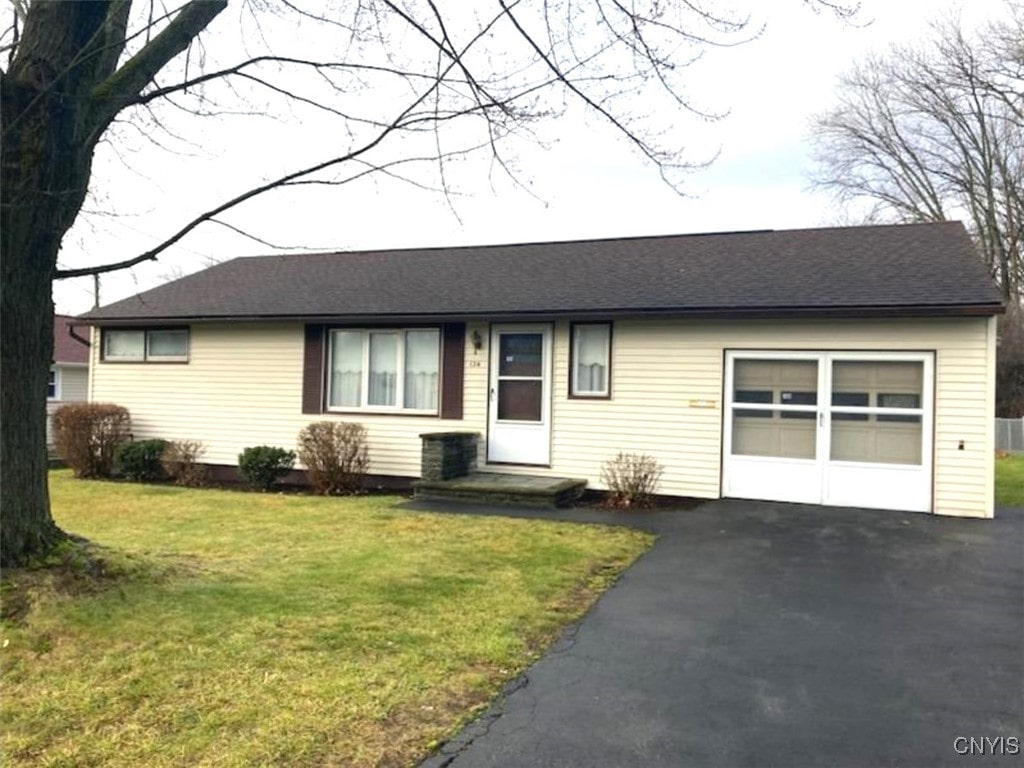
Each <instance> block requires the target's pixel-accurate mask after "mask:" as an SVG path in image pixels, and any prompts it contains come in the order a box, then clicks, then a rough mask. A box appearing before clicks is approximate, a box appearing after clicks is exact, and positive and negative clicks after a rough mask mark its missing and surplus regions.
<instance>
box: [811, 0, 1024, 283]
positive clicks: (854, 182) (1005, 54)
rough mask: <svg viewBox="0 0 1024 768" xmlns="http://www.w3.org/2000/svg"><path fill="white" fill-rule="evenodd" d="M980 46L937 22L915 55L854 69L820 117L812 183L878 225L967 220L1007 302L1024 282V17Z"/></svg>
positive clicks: (897, 52)
mask: <svg viewBox="0 0 1024 768" xmlns="http://www.w3.org/2000/svg"><path fill="white" fill-rule="evenodd" d="M1006 10H1007V15H1006V18H1004V19H1000V20H997V21H994V22H992V23H991V24H990V26H989V27H988V28H986V29H984V30H981V31H979V32H977V33H975V34H973V35H970V36H968V35H966V34H965V33H964V32H963V30H962V29H961V28H960V25H959V24H958V23H957V22H956V21H954V20H946V21H942V22H937V23H935V24H933V25H932V27H931V34H930V37H929V39H928V41H927V42H926V43H924V44H923V45H921V46H919V47H914V46H909V45H900V46H894V47H893V48H891V49H890V50H889V51H888V52H887V53H885V54H882V55H877V56H872V57H869V58H867V59H866V60H864V61H863V62H861V63H859V64H858V65H856V66H855V67H854V68H853V69H852V70H851V71H850V72H849V73H847V74H846V75H845V76H844V77H843V78H842V80H841V82H840V96H839V104H838V105H837V106H836V107H835V108H834V109H832V110H831V111H829V112H827V113H825V114H823V115H820V116H819V117H817V118H816V119H815V121H814V123H813V126H812V131H813V136H814V140H815V144H816V153H815V154H816V160H817V165H818V167H817V172H816V174H815V178H814V181H815V184H816V185H817V186H819V187H820V188H823V189H826V190H828V191H831V192H833V193H834V194H835V195H836V197H837V198H838V200H839V201H840V202H841V203H844V204H849V203H858V202H867V203H869V204H870V205H871V210H870V213H869V217H870V218H872V219H874V220H895V221H947V220H950V219H958V218H959V219H963V220H965V221H966V223H967V224H968V227H969V229H970V230H971V233H972V235H973V236H974V238H975V241H976V242H977V244H978V249H979V251H980V252H981V255H982V257H983V258H984V260H985V263H986V264H987V265H988V267H989V269H990V270H991V272H992V276H993V277H994V278H995V279H996V281H997V282H998V283H999V286H1000V288H1001V290H1002V291H1003V295H1004V296H1005V297H1007V298H1011V297H1018V296H1020V294H1021V286H1022V283H1024V260H1022V253H1024V250H1022V241H1024V114H1022V108H1024V60H1022V48H1021V39H1022V38H1024V26H1022V20H1024V10H1022V6H1020V5H1019V4H1018V3H1016V2H1015V3H1009V4H1007V6H1006Z"/></svg>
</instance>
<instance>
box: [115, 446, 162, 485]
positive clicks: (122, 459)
mask: <svg viewBox="0 0 1024 768" xmlns="http://www.w3.org/2000/svg"><path fill="white" fill-rule="evenodd" d="M165 448H167V441H166V440H161V439H160V438H153V439H152V440H139V441H138V442H135V443H122V444H121V445H120V446H118V449H117V453H116V454H115V455H114V465H115V466H116V467H117V469H118V471H119V472H120V473H121V474H122V475H124V476H125V477H127V478H128V479H129V480H156V479H157V478H159V477H160V476H161V475H162V474H163V468H162V467H161V466H160V457H161V456H162V455H163V452H164V449H165Z"/></svg>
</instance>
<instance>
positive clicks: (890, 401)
mask: <svg viewBox="0 0 1024 768" xmlns="http://www.w3.org/2000/svg"><path fill="white" fill-rule="evenodd" d="M878 407H879V408H920V407H921V396H920V395H917V394H914V393H900V394H896V393H891V392H889V393H887V392H879V393H878ZM875 418H877V419H878V420H879V421H897V422H905V423H908V424H914V423H917V422H919V421H921V417H920V416H913V415H910V414H892V415H886V414H881V413H880V414H878V416H876V417H875Z"/></svg>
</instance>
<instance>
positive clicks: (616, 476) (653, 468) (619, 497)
mask: <svg viewBox="0 0 1024 768" xmlns="http://www.w3.org/2000/svg"><path fill="white" fill-rule="evenodd" d="M664 471H665V470H664V467H662V466H661V465H660V464H659V463H658V462H657V461H656V460H655V459H654V458H653V457H651V456H648V455H647V454H645V453H623V452H622V451H619V454H618V455H617V456H616V457H615V458H614V459H609V460H608V461H606V462H605V463H604V466H602V467H601V479H602V480H603V481H604V483H605V485H606V486H608V494H609V499H608V501H609V503H610V504H611V505H612V506H615V507H619V508H627V507H646V506H649V505H650V503H651V497H652V496H654V492H655V491H656V490H657V489H658V484H659V483H660V482H661V475H662V473H663V472H664Z"/></svg>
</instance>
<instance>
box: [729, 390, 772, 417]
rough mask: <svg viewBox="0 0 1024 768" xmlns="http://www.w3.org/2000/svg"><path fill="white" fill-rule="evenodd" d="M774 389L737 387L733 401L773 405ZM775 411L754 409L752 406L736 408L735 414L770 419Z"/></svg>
mask: <svg viewBox="0 0 1024 768" xmlns="http://www.w3.org/2000/svg"><path fill="white" fill-rule="evenodd" d="M772 396H773V393H772V390H770V389H737V390H736V392H735V393H734V394H733V402H736V403H758V404H763V405H771V403H772ZM772 413H773V411H767V410H766V411H761V410H753V409H751V408H736V409H734V410H733V415H735V416H743V417H745V418H754V419H770V418H772Z"/></svg>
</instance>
